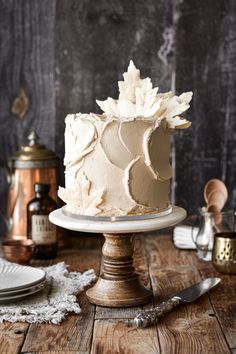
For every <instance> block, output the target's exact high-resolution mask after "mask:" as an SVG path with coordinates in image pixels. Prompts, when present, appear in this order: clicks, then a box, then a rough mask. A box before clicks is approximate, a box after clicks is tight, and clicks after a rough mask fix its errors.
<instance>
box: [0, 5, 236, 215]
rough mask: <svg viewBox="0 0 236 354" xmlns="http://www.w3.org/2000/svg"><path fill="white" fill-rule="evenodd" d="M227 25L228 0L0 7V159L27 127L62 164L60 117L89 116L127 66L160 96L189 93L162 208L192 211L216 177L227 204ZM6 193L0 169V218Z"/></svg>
mask: <svg viewBox="0 0 236 354" xmlns="http://www.w3.org/2000/svg"><path fill="white" fill-rule="evenodd" d="M235 23H236V1H234V0H204V1H196V0H145V1H143V0H129V1H127V0H34V1H31V0H0V158H1V159H6V158H9V157H10V156H11V155H12V154H13V153H14V152H15V151H16V150H17V149H19V147H20V146H21V145H22V144H23V143H25V142H26V137H27V135H28V134H29V133H30V131H32V130H33V129H35V130H36V131H37V132H38V134H39V135H40V136H41V141H42V142H43V143H45V144H46V145H47V146H48V147H49V148H52V149H54V150H55V151H56V152H57V154H58V155H59V156H60V157H61V158H62V157H63V155H64V141H63V140H64V136H63V133H64V118H65V116H66V114H67V113H69V112H71V113H72V112H79V111H82V112H90V111H95V112H99V108H98V107H97V106H96V103H95V99H96V98H98V99H105V98H106V97H107V96H112V97H115V96H117V94H118V92H117V85H116V83H117V80H118V79H121V74H122V73H123V72H124V70H125V69H126V68H127V65H128V62H129V60H130V59H131V58H132V59H133V60H134V62H135V64H136V65H137V66H138V67H139V68H140V69H141V71H142V74H143V76H146V75H148V76H150V77H151V78H152V79H153V82H154V84H155V85H158V86H159V87H160V91H164V90H169V89H170V88H172V89H173V90H175V91H176V92H177V93H180V92H182V91H188V90H192V91H193V92H194V98H193V102H192V105H191V109H190V110H189V112H188V113H187V116H188V117H189V119H190V120H192V122H193V124H192V128H191V129H189V130H188V131H181V132H178V133H177V134H175V136H174V138H173V140H174V145H173V148H172V164H173V169H174V177H173V183H172V188H171V196H172V200H173V201H174V202H175V203H177V204H178V205H181V206H184V207H185V208H187V209H188V211H189V212H190V213H191V212H194V211H196V209H197V208H198V207H199V206H201V205H202V204H203V195H202V194H203V193H202V190H203V186H204V184H205V182H206V181H207V180H208V179H210V178H212V177H218V178H221V179H223V180H224V181H225V183H226V184H227V187H228V189H229V193H230V194H229V196H230V197H229V204H228V205H229V206H230V207H232V206H235V205H236V203H235V202H236V185H235V183H234V182H235V177H234V175H235V174H236V129H235V125H236V119H235V117H236V112H235V110H236V26H235ZM16 98H18V101H17V102H18V104H16V101H15V99H16ZM19 102H20V105H19ZM6 190H7V186H6V182H5V174H4V171H3V170H2V169H1V172H0V208H1V210H2V211H3V210H4V208H5V200H6Z"/></svg>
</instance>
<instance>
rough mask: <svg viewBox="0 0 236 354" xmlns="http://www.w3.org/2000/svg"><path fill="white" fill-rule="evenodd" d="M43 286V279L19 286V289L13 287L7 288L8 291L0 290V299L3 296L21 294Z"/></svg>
mask: <svg viewBox="0 0 236 354" xmlns="http://www.w3.org/2000/svg"><path fill="white" fill-rule="evenodd" d="M44 286H45V280H43V281H41V282H39V283H37V284H35V285H31V286H26V287H25V288H20V289H15V290H9V291H0V299H1V298H3V297H4V298H5V297H7V296H13V295H19V294H22V293H24V292H26V291H29V290H33V289H35V288H36V287H41V288H43V287H44Z"/></svg>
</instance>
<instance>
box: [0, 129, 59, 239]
mask: <svg viewBox="0 0 236 354" xmlns="http://www.w3.org/2000/svg"><path fill="white" fill-rule="evenodd" d="M28 140H29V144H28V145H26V146H23V147H22V149H21V150H20V151H18V152H16V154H15V155H14V156H13V157H12V159H11V160H10V161H9V164H8V165H9V169H10V173H9V178H8V179H9V180H10V187H9V192H8V201H7V220H8V224H9V228H8V235H7V238H8V239H9V238H10V239H18V238H22V236H23V237H25V238H27V214H26V206H27V203H28V202H29V201H30V200H31V199H32V198H33V197H34V184H35V183H48V184H50V186H51V189H50V196H51V197H52V198H53V199H54V200H55V201H57V202H58V196H57V190H58V168H59V159H58V157H57V156H56V154H55V153H54V152H53V151H51V150H48V149H46V147H45V146H44V145H41V144H39V143H38V136H37V134H36V133H35V132H32V133H31V134H30V135H29V136H28Z"/></svg>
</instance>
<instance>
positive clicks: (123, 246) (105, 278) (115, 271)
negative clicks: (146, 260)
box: [86, 234, 152, 307]
mask: <svg viewBox="0 0 236 354" xmlns="http://www.w3.org/2000/svg"><path fill="white" fill-rule="evenodd" d="M104 237H105V243H104V246H103V249H102V253H103V273H102V274H101V275H100V277H99V278H98V281H97V283H96V284H95V285H94V286H93V287H92V288H90V289H89V290H88V291H87V293H86V294H87V297H88V299H89V301H90V302H91V303H93V304H96V305H100V306H108V307H128V306H137V305H142V304H145V303H147V302H148V301H149V300H150V299H151V297H152V292H151V291H150V290H148V289H147V288H145V287H144V286H143V285H142V283H141V282H140V280H139V278H138V275H137V274H136V273H135V270H134V267H133V242H132V234H104Z"/></svg>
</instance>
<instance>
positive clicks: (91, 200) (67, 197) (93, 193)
mask: <svg viewBox="0 0 236 354" xmlns="http://www.w3.org/2000/svg"><path fill="white" fill-rule="evenodd" d="M103 194H104V191H103V190H95V189H93V190H92V188H91V182H90V181H89V180H88V178H87V177H86V176H85V174H81V175H80V176H79V178H78V180H77V181H76V182H75V185H74V188H72V189H66V188H63V187H59V190H58V196H59V197H60V198H61V199H62V200H63V201H64V202H65V203H66V204H67V206H66V208H67V210H68V211H70V212H72V213H76V214H81V215H97V214H99V213H100V212H101V210H100V209H99V208H98V206H99V205H100V204H101V203H102V201H103V199H102V197H103Z"/></svg>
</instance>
